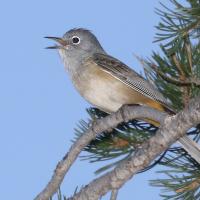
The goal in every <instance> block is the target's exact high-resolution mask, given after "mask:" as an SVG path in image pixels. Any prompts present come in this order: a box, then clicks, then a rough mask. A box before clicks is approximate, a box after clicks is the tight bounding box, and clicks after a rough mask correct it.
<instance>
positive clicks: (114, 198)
mask: <svg viewBox="0 0 200 200" xmlns="http://www.w3.org/2000/svg"><path fill="white" fill-rule="evenodd" d="M117 195H118V190H117V189H113V190H112V192H111V197H110V200H117Z"/></svg>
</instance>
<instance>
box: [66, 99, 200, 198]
mask: <svg viewBox="0 0 200 200" xmlns="http://www.w3.org/2000/svg"><path fill="white" fill-rule="evenodd" d="M183 122H184V123H183ZM199 122H200V98H199V97H198V98H196V99H195V100H193V101H191V102H190V104H189V105H188V107H187V108H185V109H184V110H183V111H182V112H180V113H178V114H177V115H175V116H170V117H167V118H166V119H165V120H164V123H163V126H162V127H161V128H160V129H159V130H158V131H157V133H156V135H155V136H153V137H151V138H150V139H149V140H147V141H146V142H144V143H143V144H142V146H141V147H140V148H139V149H138V150H137V151H136V152H135V153H134V154H133V155H132V156H131V157H130V158H129V159H127V160H125V161H123V162H121V163H120V164H119V165H118V166H117V167H116V168H115V169H114V170H112V171H110V172H108V173H106V174H105V175H103V176H101V177H99V178H97V179H95V180H93V181H92V182H91V183H90V184H88V185H87V186H85V187H84V188H83V189H82V190H81V191H80V192H79V193H77V194H76V195H74V196H73V197H71V198H69V199H68V200H94V199H98V198H99V197H101V196H103V195H104V194H106V193H107V192H108V191H109V190H112V189H115V188H120V187H122V186H123V184H124V183H125V182H127V181H128V180H129V179H131V178H132V176H133V175H134V174H136V173H137V172H138V171H140V170H141V169H143V168H144V167H147V166H148V165H149V164H150V163H151V161H152V160H153V159H155V158H156V157H157V156H158V155H159V154H160V153H161V152H162V151H164V150H165V149H167V148H168V147H169V146H170V145H171V144H172V143H174V142H175V141H176V140H177V139H178V138H179V137H181V136H183V135H184V134H185V133H186V131H187V130H188V129H190V128H191V127H194V126H195V125H196V124H198V123H199Z"/></svg>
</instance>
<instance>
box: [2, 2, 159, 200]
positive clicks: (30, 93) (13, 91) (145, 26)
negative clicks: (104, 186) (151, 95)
mask: <svg viewBox="0 0 200 200" xmlns="http://www.w3.org/2000/svg"><path fill="white" fill-rule="evenodd" d="M155 7H159V2H158V1H157V0H151V1H145V0H141V1H132V0H125V1H117V0H110V1H107V0H101V1H92V0H84V1H81V0H79V1H78V0H74V1H69V0H57V1H49V0H43V1H40V0H34V1H33V0H32V1H25V0H18V1H11V0H7V1H2V2H1V8H0V22H1V31H0V36H1V37H0V41H1V48H0V52H1V59H0V91H1V92H0V122H1V126H0V134H1V140H0V157H1V165H0V177H1V178H0V182H1V189H0V191H1V199H6V200H11V199H17V200H19V199H20V200H27V199H33V198H34V196H35V195H36V194H37V193H38V192H39V191H40V190H41V189H43V187H44V186H45V185H46V184H47V182H48V181H49V179H50V177H51V175H52V172H53V170H54V168H55V166H56V164H57V162H58V161H59V160H60V159H61V158H62V156H63V155H64V154H65V152H66V151H67V150H68V149H69V147H70V145H71V144H72V143H71V140H72V139H73V138H74V130H73V129H74V128H75V127H76V125H77V122H78V121H79V120H80V119H86V118H87V114H86V111H85V109H86V108H87V107H89V104H88V103H87V102H86V101H85V100H84V99H82V98H81V97H80V96H79V94H78V93H77V92H76V91H75V89H74V88H73V86H72V84H71V82H70V80H69V78H68V76H67V74H66V72H65V71H64V67H63V65H62V63H61V61H60V59H59V56H58V54H57V52H55V51H50V50H45V49H44V48H45V47H46V46H48V45H50V44H52V43H51V42H50V41H47V40H46V39H44V38H43V37H44V36H49V35H50V36H61V35H63V34H64V33H65V32H66V31H67V30H69V29H71V28H74V27H84V28H87V29H90V30H92V31H93V33H94V34H95V35H96V36H97V37H98V39H99V41H100V42H101V44H102V46H103V47H104V49H105V50H106V51H107V52H108V53H109V54H111V55H113V56H115V57H117V58H118V59H120V60H122V61H123V62H125V63H127V64H128V65H130V66H131V67H133V68H134V69H135V70H136V71H138V72H141V71H142V68H141V66H140V64H139V63H138V62H137V61H136V59H135V58H134V56H133V53H135V54H137V55H139V56H143V57H150V55H151V52H152V50H158V44H154V43H152V41H153V37H154V35H155V31H156V30H155V28H154V26H155V25H156V24H157V23H158V20H159V18H158V16H157V15H156V14H155ZM102 165H103V163H96V164H90V163H88V162H87V161H80V160H77V161H76V163H75V165H74V166H73V167H72V168H71V170H70V172H69V173H68V174H67V176H66V178H65V181H64V183H63V185H62V192H63V194H66V195H67V196H69V195H71V194H72V193H73V192H74V190H75V188H76V186H77V185H78V186H81V185H83V184H87V183H88V182H89V181H90V180H92V179H93V178H94V177H95V175H94V171H95V170H96V169H98V168H99V166H102ZM157 176H158V175H156V174H155V173H153V171H151V172H146V173H143V174H139V175H137V176H135V177H134V179H132V180H131V181H129V182H128V183H127V184H126V185H125V186H124V187H123V188H122V189H121V190H120V192H119V196H118V199H119V200H125V199H148V200H157V199H158V200H159V199H161V198H160V197H159V192H160V191H159V189H157V188H153V187H150V186H149V185H148V180H149V179H153V178H155V177H157ZM104 199H108V196H106V197H105V198H104Z"/></svg>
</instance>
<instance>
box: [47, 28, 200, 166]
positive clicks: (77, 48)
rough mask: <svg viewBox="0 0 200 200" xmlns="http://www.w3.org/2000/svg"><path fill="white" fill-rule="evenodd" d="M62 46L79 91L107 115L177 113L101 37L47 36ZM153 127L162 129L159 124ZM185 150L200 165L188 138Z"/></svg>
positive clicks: (77, 32) (80, 33)
mask: <svg viewBox="0 0 200 200" xmlns="http://www.w3.org/2000/svg"><path fill="white" fill-rule="evenodd" d="M46 38H48V39H52V40H54V41H56V42H57V43H58V45H55V46H52V47H48V48H49V49H58V51H59V54H60V56H61V58H62V60H63V62H64V66H65V68H66V70H67V71H68V73H69V75H70V77H71V80H72V82H73V84H74V86H75V88H76V89H77V90H78V92H79V93H80V94H81V96H83V97H84V98H85V99H86V100H87V101H89V102H90V103H91V104H93V105H94V106H96V107H97V108H99V109H100V110H103V111H105V112H107V113H112V112H115V111H117V110H118V109H119V108H120V107H121V106H122V105H126V104H129V105H130V104H139V105H147V106H149V107H151V108H155V109H157V110H160V111H164V112H168V113H170V114H172V113H174V112H173V110H172V109H171V108H170V106H169V102H168V101H166V99H165V98H164V97H163V95H162V94H161V93H160V92H159V91H158V90H157V89H156V88H155V87H154V86H153V85H151V84H150V83H149V82H148V81H147V80H145V79H144V78H143V77H142V76H140V75H139V74H138V73H136V72H135V71H134V70H133V69H131V68H129V67H128V66H127V65H125V64H124V63H122V62H121V61H119V60H117V59H116V58H113V57H112V56H110V55H108V54H107V53H106V52H105V51H104V49H103V48H102V46H101V45H100V43H99V41H98V40H97V38H96V37H95V36H94V35H93V34H92V33H91V32H90V31H88V30H86V29H82V28H79V29H72V30H69V31H68V32H66V33H65V34H64V36H63V37H62V38H59V37H46ZM146 121H150V122H152V124H154V125H157V126H159V124H158V123H157V122H153V121H151V120H149V119H148V120H146ZM179 142H180V143H181V144H182V146H183V147H184V149H185V150H186V151H187V152H188V153H189V154H190V155H191V156H192V157H193V158H194V159H195V160H197V161H198V162H199V163H200V148H199V146H198V144H197V143H196V142H194V141H193V140H191V139H190V138H188V137H187V136H184V137H182V138H180V139H179Z"/></svg>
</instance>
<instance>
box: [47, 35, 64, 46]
mask: <svg viewBox="0 0 200 200" xmlns="http://www.w3.org/2000/svg"><path fill="white" fill-rule="evenodd" d="M44 38H47V39H50V40H54V41H56V42H57V43H58V44H59V45H55V46H50V47H46V49H61V48H63V47H64V46H67V45H68V42H67V41H66V40H64V39H63V38H59V37H49V36H47V37H44Z"/></svg>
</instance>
